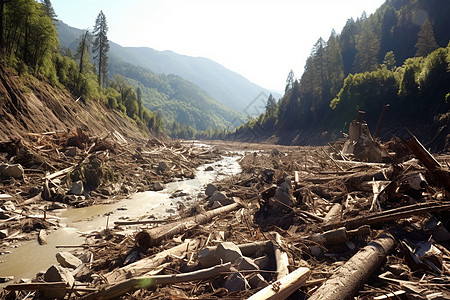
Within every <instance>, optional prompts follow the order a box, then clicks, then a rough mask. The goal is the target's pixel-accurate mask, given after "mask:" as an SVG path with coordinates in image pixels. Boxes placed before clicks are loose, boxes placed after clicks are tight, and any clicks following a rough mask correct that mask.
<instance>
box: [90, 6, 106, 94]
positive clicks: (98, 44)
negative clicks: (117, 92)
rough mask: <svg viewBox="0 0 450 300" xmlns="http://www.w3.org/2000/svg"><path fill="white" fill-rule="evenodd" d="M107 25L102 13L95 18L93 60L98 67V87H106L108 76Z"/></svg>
mask: <svg viewBox="0 0 450 300" xmlns="http://www.w3.org/2000/svg"><path fill="white" fill-rule="evenodd" d="M107 33H108V24H107V23H106V17H105V14H104V13H103V11H100V13H99V14H98V16H97V19H96V20H95V26H94V32H93V34H94V37H95V38H94V45H93V52H94V53H95V55H94V59H96V60H97V66H98V70H97V71H98V85H99V86H100V87H103V86H105V85H106V80H107V74H108V51H109V41H108V37H107Z"/></svg>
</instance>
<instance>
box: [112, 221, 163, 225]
mask: <svg viewBox="0 0 450 300" xmlns="http://www.w3.org/2000/svg"><path fill="white" fill-rule="evenodd" d="M167 222H169V221H168V220H140V221H115V222H114V225H116V226H121V225H144V224H157V223H167Z"/></svg>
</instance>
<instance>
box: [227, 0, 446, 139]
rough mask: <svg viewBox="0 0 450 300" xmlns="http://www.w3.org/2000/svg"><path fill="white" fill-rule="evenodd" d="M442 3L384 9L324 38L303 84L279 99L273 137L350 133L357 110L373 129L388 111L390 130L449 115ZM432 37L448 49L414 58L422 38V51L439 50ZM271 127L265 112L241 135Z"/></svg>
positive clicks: (393, 4) (419, 0) (399, 1)
mask: <svg viewBox="0 0 450 300" xmlns="http://www.w3.org/2000/svg"><path fill="white" fill-rule="evenodd" d="M439 1H440V0H411V1H403V0H396V1H386V3H384V4H383V5H382V6H381V7H380V8H379V9H378V10H377V11H376V12H375V13H374V14H373V15H370V16H367V15H365V14H363V15H362V16H361V18H358V19H357V20H356V21H354V20H353V19H349V20H348V21H347V23H346V25H345V26H344V28H343V29H342V31H341V34H340V35H337V34H336V33H335V32H334V31H333V32H332V34H331V36H330V38H329V39H328V41H327V42H326V43H325V42H324V40H323V39H322V38H320V39H319V40H318V41H317V42H316V43H315V45H314V46H313V49H312V51H311V55H310V56H309V57H308V59H307V61H306V63H305V70H304V73H303V75H302V77H301V79H300V82H299V83H297V84H294V86H293V87H292V88H291V89H289V90H287V91H286V93H285V94H284V96H283V97H282V98H281V99H280V101H279V104H278V110H277V117H276V118H275V120H274V122H273V128H274V129H273V130H272V134H273V131H275V132H276V131H285V130H298V131H300V132H324V131H327V132H330V131H334V132H336V131H337V130H343V129H344V130H345V127H346V124H348V123H349V122H350V121H351V120H352V119H354V118H355V116H356V114H357V111H358V110H365V111H366V112H367V115H366V116H367V120H368V122H369V126H373V127H375V125H376V123H377V121H378V120H377V119H378V117H379V115H380V113H381V110H382V108H383V106H384V104H387V103H389V104H390V108H389V111H388V114H387V119H386V120H385V121H386V123H387V124H390V125H391V126H397V127H401V126H406V125H407V124H410V125H411V124H412V125H415V126H417V125H418V124H421V123H425V122H429V121H431V120H433V119H436V116H439V115H441V114H444V113H447V112H448V111H449V109H448V101H449V100H448V99H449V97H450V96H448V95H449V93H450V78H449V75H450V70H449V68H450V67H449V66H450V53H449V49H450V43H449V40H450V31H448V28H449V27H450V18H448V15H449V14H450V6H448V5H444V6H443V5H442V3H440V2H439ZM419 10H422V11H425V12H427V15H428V17H429V20H430V22H428V23H429V24H427V22H425V23H423V25H422V29H421V30H420V27H419V25H417V22H418V19H417V16H418V15H417V14H416V13H417V11H419ZM446 16H447V17H446ZM431 24H433V26H434V28H431ZM427 27H428V29H427V30H426V28H427ZM433 29H434V32H435V33H436V39H435V41H436V42H437V45H447V48H446V49H437V50H435V51H433V52H431V53H430V51H432V49H433V47H431V48H427V50H426V55H428V54H429V55H428V56H426V57H425V58H424V57H415V58H413V57H414V54H415V53H416V48H415V47H414V46H415V44H416V41H418V37H419V39H420V40H421V42H420V43H419V42H418V43H417V46H419V45H420V47H423V48H425V45H434V43H433V41H434V37H433ZM419 31H420V32H419ZM424 41H427V42H426V43H425V42H424ZM427 51H428V52H427ZM394 53H395V55H394ZM351 71H353V72H354V73H353V74H351V73H350V72H351ZM446 101H447V102H446ZM266 120H267V112H266V113H265V114H263V115H261V116H260V117H258V118H254V119H252V120H250V121H249V122H247V123H246V124H244V125H242V126H240V127H239V128H238V129H237V131H236V132H239V133H243V132H245V131H247V132H249V131H255V128H256V127H257V126H261V124H266V122H267V121H266Z"/></svg>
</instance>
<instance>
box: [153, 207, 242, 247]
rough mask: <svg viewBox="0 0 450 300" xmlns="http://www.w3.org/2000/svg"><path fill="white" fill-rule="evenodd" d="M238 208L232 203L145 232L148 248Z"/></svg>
mask: <svg viewBox="0 0 450 300" xmlns="http://www.w3.org/2000/svg"><path fill="white" fill-rule="evenodd" d="M239 207H240V205H239V204H238V203H233V204H230V205H227V206H223V207H219V208H216V209H213V210H210V211H207V212H205V213H202V214H199V215H196V216H193V217H189V218H185V219H182V220H179V221H177V222H174V223H170V224H166V225H163V226H160V227H155V228H152V229H150V230H147V231H146V233H147V234H148V235H149V240H150V246H156V245H159V244H160V243H161V241H163V240H166V239H170V238H172V237H174V236H175V235H177V234H182V233H184V232H186V231H187V230H188V229H190V228H192V227H194V226H197V225H202V224H206V223H208V222H210V221H211V220H212V219H213V218H214V217H216V216H218V215H220V214H224V213H228V212H231V211H234V210H237V209H238V208H239Z"/></svg>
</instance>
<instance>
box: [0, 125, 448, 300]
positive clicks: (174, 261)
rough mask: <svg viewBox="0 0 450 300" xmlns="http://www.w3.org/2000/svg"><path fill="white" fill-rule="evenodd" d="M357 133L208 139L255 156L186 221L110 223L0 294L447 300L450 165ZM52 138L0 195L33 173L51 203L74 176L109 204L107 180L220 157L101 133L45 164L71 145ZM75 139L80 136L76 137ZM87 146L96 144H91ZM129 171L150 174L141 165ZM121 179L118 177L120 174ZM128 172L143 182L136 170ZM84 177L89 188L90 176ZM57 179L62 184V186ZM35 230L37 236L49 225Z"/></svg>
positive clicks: (408, 145) (418, 148)
mask: <svg viewBox="0 0 450 300" xmlns="http://www.w3.org/2000/svg"><path fill="white" fill-rule="evenodd" d="M361 125H364V122H362V121H361V120H359V121H357V122H355V123H354V125H353V126H356V128H353V129H355V130H354V131H351V133H352V132H353V133H352V135H353V134H354V135H353V136H351V137H349V138H348V139H347V140H345V141H342V142H337V143H335V144H333V145H329V146H326V147H282V146H277V147H275V146H268V145H250V146H249V145H244V144H238V145H229V144H226V143H224V142H222V143H217V144H216V145H215V149H217V148H222V149H225V148H226V147H234V148H235V149H237V150H251V151H247V152H245V154H243V156H242V158H240V165H241V167H242V172H241V173H240V174H238V175H236V176H230V177H228V178H226V179H225V180H223V181H220V182H216V183H214V184H211V185H208V186H207V187H205V195H204V196H203V199H200V200H199V202H198V203H197V204H196V205H197V207H196V208H195V209H191V210H188V209H187V210H185V211H187V212H190V213H188V214H187V215H180V216H179V218H178V219H175V220H145V219H144V218H141V219H139V220H127V221H126V222H117V223H116V227H115V228H114V229H107V230H103V231H100V232H94V233H91V234H90V236H89V237H88V242H87V243H86V244H83V245H78V247H75V251H73V254H70V255H69V254H65V255H67V258H65V259H64V260H63V259H58V262H59V264H60V265H59V266H53V267H52V268H53V269H52V270H50V269H49V270H47V272H46V273H45V274H43V275H42V276H38V277H37V278H36V279H35V280H34V281H33V282H29V283H16V284H10V285H9V286H8V287H6V290H5V291H4V292H3V295H4V297H5V298H8V299H12V298H17V299H24V298H26V296H27V295H29V293H30V292H31V293H34V294H33V295H34V296H35V297H42V298H66V299H68V298H70V299H78V298H80V299H116V298H123V299H245V298H249V299H285V298H288V297H291V299H427V300H428V299H430V300H431V299H448V298H449V297H450V291H449V290H448V286H449V284H450V282H449V275H450V273H449V272H450V270H449V264H450V256H449V255H450V252H449V241H450V233H449V232H448V228H449V224H448V220H449V218H448V217H449V213H448V211H450V202H449V201H448V196H449V192H450V190H449V187H450V185H449V182H450V181H449V179H450V176H449V171H448V169H449V168H448V159H449V158H450V157H449V156H448V155H445V154H441V155H431V154H430V153H428V151H426V150H425V148H424V147H423V146H422V145H421V144H420V142H419V141H418V140H417V139H416V138H415V137H414V136H411V139H410V140H408V141H402V140H400V139H394V140H392V141H390V142H389V143H387V144H384V145H383V144H380V143H379V142H378V141H376V140H373V139H372V137H371V136H370V135H367V132H368V131H365V130H360V129H358V128H360V127H359V126H361ZM362 127H364V126H362ZM57 136H58V134H48V135H40V136H39V138H40V141H39V139H38V141H39V142H40V143H41V144H39V143H38V141H36V143H34V144H33V147H31V150H33V151H35V152H36V153H38V154H39V156H42V157H43V159H39V160H38V161H39V162H40V165H39V166H40V167H39V168H41V169H40V170H42V171H39V172H37V171H36V170H37V169H38V167H37V166H26V167H25V169H24V175H25V176H24V178H19V179H6V180H2V183H3V184H4V187H3V189H4V192H5V193H10V194H13V192H14V188H13V187H12V186H13V184H12V183H11V182H12V181H14V182H16V183H17V182H23V181H24V180H30V179H28V178H29V177H31V174H35V175H33V176H36V177H38V178H40V179H44V183H43V188H42V191H41V193H40V194H39V195H45V194H46V189H47V188H46V184H48V185H49V192H48V194H47V195H49V196H50V197H53V198H54V199H56V198H58V197H57V196H56V195H57V190H58V187H61V186H62V185H63V183H64V184H67V183H68V182H76V181H77V180H80V181H82V182H83V185H84V183H85V182H86V183H88V182H89V183H88V184H87V189H88V191H89V192H90V193H91V195H92V193H93V195H94V196H93V197H94V199H96V197H97V196H98V197H99V198H103V196H105V198H107V199H109V198H110V195H108V193H106V192H104V191H105V190H108V189H109V188H108V187H109V184H111V185H114V184H117V183H120V188H119V189H118V190H119V191H122V192H123V191H124V190H123V189H124V185H125V186H129V188H127V189H128V192H132V191H137V190H146V189H149V188H151V186H152V183H153V182H155V180H159V181H161V182H165V181H170V180H173V178H174V177H184V178H191V177H192V176H193V175H192V170H193V166H197V165H198V164H200V163H204V162H206V161H211V160H212V159H215V158H217V154H218V153H217V152H214V151H211V150H206V149H201V148H200V149H199V148H196V147H190V146H186V145H185V146H182V145H179V144H171V145H170V146H169V145H168V144H165V143H162V142H158V141H152V142H149V143H148V144H147V145H145V147H141V148H136V149H135V150H134V151H132V150H130V149H133V147H131V146H130V145H127V146H124V145H121V142H120V140H121V139H120V138H117V137H114V136H111V135H109V136H108V137H102V138H99V139H98V140H96V141H95V142H94V140H95V139H94V140H93V139H92V138H89V137H88V139H87V140H88V141H87V142H85V143H84V144H83V143H82V144H81V146H82V147H81V149H83V150H82V152H81V154H77V156H75V157H73V158H71V159H68V160H64V162H66V164H64V163H63V160H62V159H61V158H58V159H60V160H61V161H59V160H58V159H49V156H50V155H56V154H57V152H58V153H59V154H58V155H61V153H66V151H67V149H66V148H64V147H66V146H62V144H58V143H55V142H54V141H55V140H57V139H60V140H62V141H67V140H68V138H67V136H65V137H64V138H57ZM75 136H76V137H78V138H79V139H81V140H82V139H83V138H82V134H81V133H80V132H77V133H76V134H75ZM50 137H51V139H53V142H52V144H53V145H55V144H57V145H59V147H61V148H58V147H56V149H58V151H57V152H56V151H55V147H54V146H53V147H48V149H50V150H48V151H47V152H46V151H44V150H46V146H45V144H46V143H45V142H43V141H44V140H45V139H49V138H50ZM37 145H39V146H37ZM96 145H103V146H102V148H97V149H96V150H93V149H94V148H95V147H96ZM107 145H109V146H107ZM6 146H8V147H12V145H5V146H4V147H6ZM40 146H43V147H42V148H39V149H36V148H37V147H40ZM79 146H80V145H77V146H76V147H77V149H80V148H79ZM29 148H30V147H29ZM374 151H375V153H374ZM15 153H17V152H15ZM44 153H46V154H44ZM64 155H65V154H64ZM8 159H9V160H10V159H11V157H9V158H8ZM67 161H69V162H70V163H67ZM193 161H195V162H196V163H194V164H193V163H192V162H193ZM14 162H15V163H19V162H18V161H17V162H16V161H14ZM136 163H137V164H138V165H141V168H142V170H147V171H145V172H144V171H139V170H138V169H136ZM144 166H145V167H144ZM128 168H129V169H128ZM30 169H32V170H34V171H33V172H31V171H30ZM27 170H28V171H27ZM87 170H89V171H87ZM45 171H49V173H48V174H47V173H44V172H45ZM62 171H64V172H62ZM58 172H60V173H58ZM77 172H78V173H77ZM89 172H93V173H94V176H93V175H90V173H89ZM110 172H111V174H110ZM119 172H120V173H121V176H123V178H122V177H116V176H118V175H117V173H119ZM136 172H137V174H140V176H133V175H132V174H136ZM52 174H58V176H56V175H53V176H54V177H53V176H52ZM73 174H78V175H77V176H75V175H73ZM146 176H150V177H149V178H147V177H146ZM75 177H76V178H75ZM91 177H92V178H95V180H94V181H89V178H91ZM136 177H138V178H139V180H137V181H132V180H135V178H136ZM59 178H64V179H63V180H59V181H58V182H59V184H57V183H56V182H55V181H56V179H59ZM132 178H133V179H132ZM144 178H147V179H146V181H145V182H147V183H148V184H143V180H142V179H144ZM8 182H10V183H9V185H8ZM52 188H53V189H54V191H52ZM68 188H69V187H68V186H66V188H65V189H66V190H67V189H68ZM111 189H112V187H111ZM55 191H56V192H55ZM100 195H103V196H100ZM111 195H113V194H111ZM22 197H23V199H19V200H16V202H19V205H20V203H29V202H27V201H29V199H28V198H27V197H25V196H22ZM34 197H38V196H34ZM91 197H92V196H91ZM31 199H32V198H31ZM58 199H59V198H58ZM62 199H65V197H64V196H63V197H62ZM89 199H90V198H86V199H83V201H85V202H88V201H92V200H89ZM105 200H106V199H105ZM33 201H37V199H34V200H33ZM3 203H5V201H3ZM195 212H200V213H199V214H195ZM35 219H36V220H43V218H42V217H35V218H32V220H35ZM1 224H6V223H1ZM30 226H31V227H30V228H31V229H30V230H36V229H37V228H40V226H43V227H45V226H48V224H41V223H33V224H30ZM33 228H35V229H33ZM130 231H131V232H134V234H130ZM61 256H62V254H61ZM72 256H73V258H72ZM71 259H73V261H75V263H74V264H72V265H71V264H69V263H68V261H70V260H71ZM54 269H56V271H55V270H54ZM53 273H56V274H57V275H54V274H53ZM51 274H53V276H51ZM55 293H56V294H55Z"/></svg>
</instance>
